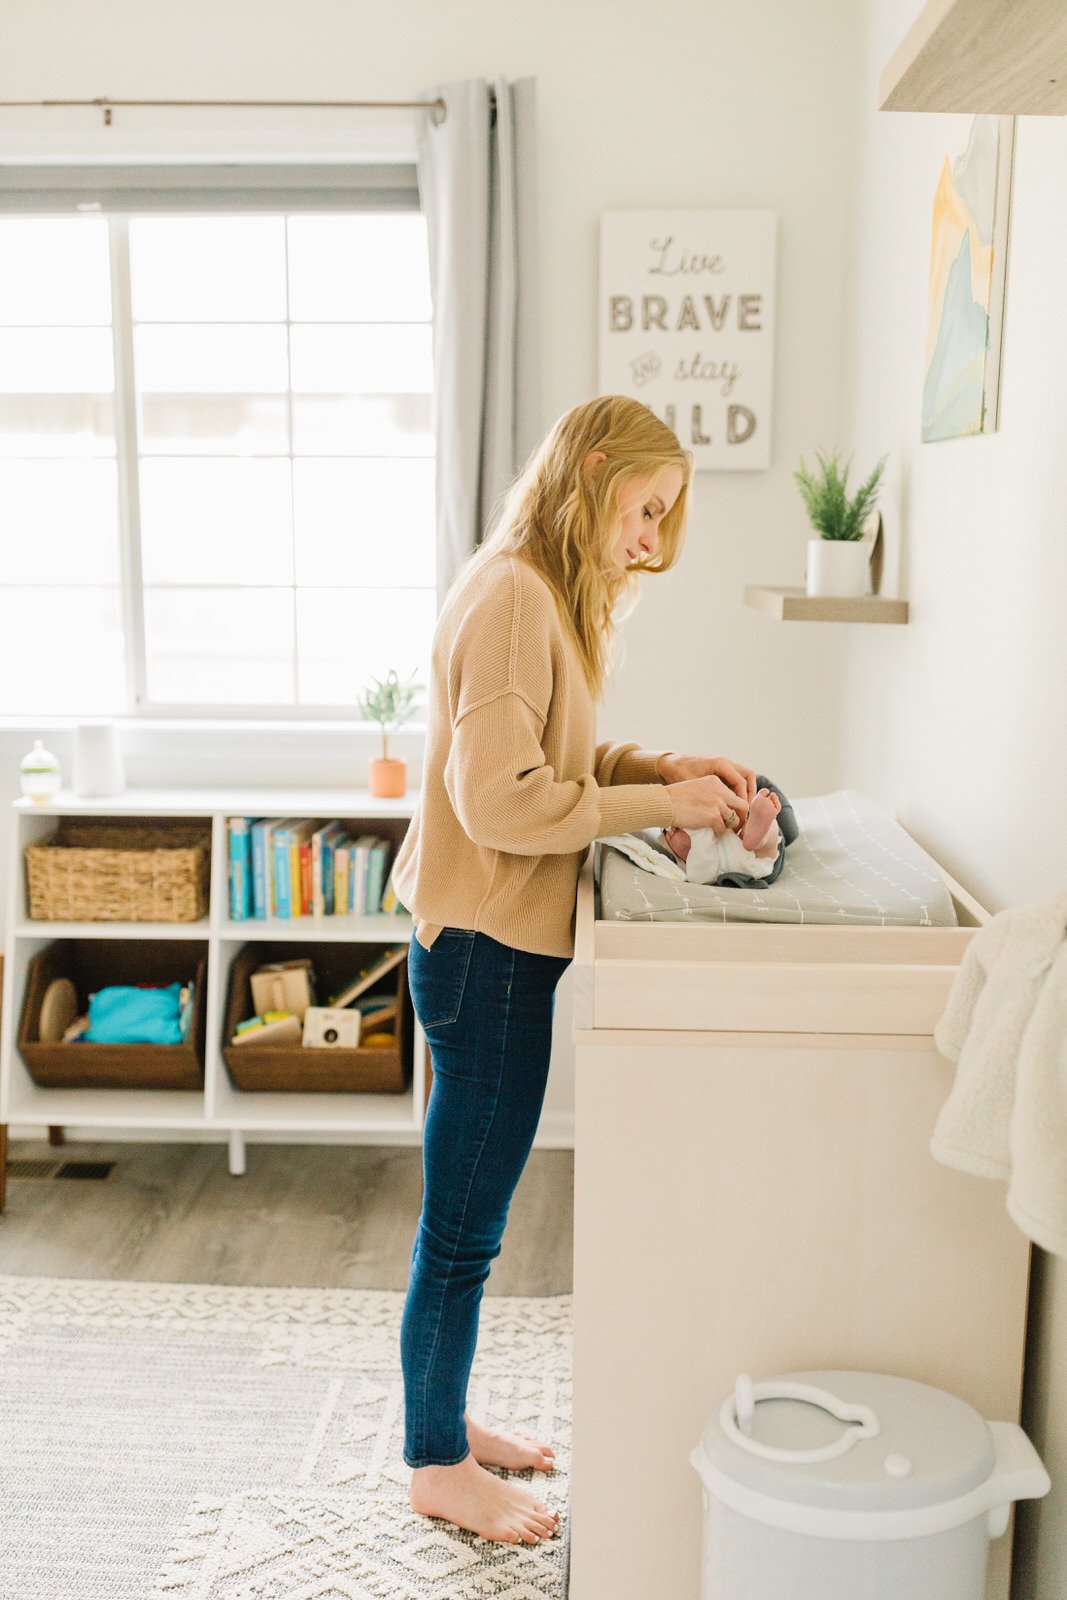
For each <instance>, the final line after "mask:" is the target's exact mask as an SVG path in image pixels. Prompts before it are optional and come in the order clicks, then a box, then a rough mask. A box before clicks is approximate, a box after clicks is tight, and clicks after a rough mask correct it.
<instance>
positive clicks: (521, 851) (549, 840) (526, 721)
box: [444, 690, 674, 856]
mask: <svg viewBox="0 0 1067 1600" xmlns="http://www.w3.org/2000/svg"><path fill="white" fill-rule="evenodd" d="M543 728H544V717H543V716H542V715H541V713H540V712H539V711H538V710H536V708H535V707H534V706H532V705H531V704H530V702H529V701H528V700H527V699H526V697H525V695H523V694H521V693H518V692H516V691H514V690H502V691H501V692H500V693H499V694H494V695H492V696H491V697H490V698H489V699H487V700H480V701H479V702H478V703H477V705H475V706H472V707H471V709H470V710H469V711H467V712H466V713H465V714H464V715H463V716H462V717H460V718H459V720H458V721H457V722H456V724H455V727H454V729H453V732H452V747H451V749H450V751H449V754H448V760H447V761H446V762H445V770H444V784H445V789H446V791H447V793H448V798H449V800H450V801H451V803H452V809H453V811H454V812H455V813H456V816H457V817H458V818H459V821H460V823H461V824H462V826H463V829H464V831H465V832H466V833H467V835H468V837H469V838H471V839H473V840H474V842H475V844H480V845H485V846H487V847H488V848H490V849H493V850H505V851H511V852H512V853H514V854H516V855H531V856H533V855H570V854H572V853H574V852H576V851H578V850H583V849H585V848H586V847H587V846H588V845H589V844H591V843H592V841H593V840H594V839H599V838H601V837H603V836H604V835H605V834H610V833H631V832H634V831H636V830H638V829H640V828H650V827H656V826H657V825H658V826H661V827H662V826H665V825H667V824H669V823H671V822H673V820H674V803H673V801H672V799H671V796H670V793H669V791H668V790H667V789H666V788H665V787H664V786H663V784H662V783H660V782H658V781H657V780H656V778H655V777H652V778H646V779H645V780H644V781H643V782H640V781H639V782H637V783H624V782H622V781H621V780H618V779H617V781H616V782H614V783H612V784H603V783H602V782H601V781H600V779H599V778H598V777H597V776H595V775H594V774H592V773H588V774H586V775H584V776H582V777H580V778H572V779H564V780H560V779H559V778H557V776H556V773H555V771H554V770H553V768H552V767H550V766H549V765H548V762H547V761H546V759H545V752H544V750H543V748H542V746H541V734H542V731H543ZM613 748H614V750H615V752H616V754H615V763H616V764H617V762H618V758H619V755H620V754H621V753H622V747H621V746H615V747H613ZM634 748H636V747H634ZM646 754H647V752H646ZM653 765H654V762H653ZM624 771H625V769H624Z"/></svg>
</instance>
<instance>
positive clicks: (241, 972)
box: [222, 941, 415, 1094]
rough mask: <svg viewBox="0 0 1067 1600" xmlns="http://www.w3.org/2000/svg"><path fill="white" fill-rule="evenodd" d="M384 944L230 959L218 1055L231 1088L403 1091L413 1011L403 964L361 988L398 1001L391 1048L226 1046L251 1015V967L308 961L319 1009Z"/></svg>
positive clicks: (245, 953) (285, 948)
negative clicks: (303, 958) (301, 958)
mask: <svg viewBox="0 0 1067 1600" xmlns="http://www.w3.org/2000/svg"><path fill="white" fill-rule="evenodd" d="M387 948H388V946H387V945H382V946H381V947H380V949H379V948H377V947H375V946H373V945H369V944H360V945H338V944H334V943H333V942H332V941H330V942H329V943H326V942H323V943H316V944H302V945H299V946H298V945H289V944H285V945H281V944H267V943H263V944H260V943H258V942H256V943H254V944H247V945H245V946H244V947H243V949H241V950H240V951H239V952H238V954H237V955H236V956H235V957H234V961H233V966H232V967H231V968H230V980H229V993H228V996H227V1000H226V1016H225V1019H224V1023H223V1030H224V1031H223V1035H222V1056H223V1060H224V1061H225V1062H226V1066H227V1068H228V1069H229V1074H230V1077H231V1079H232V1080H233V1082H234V1085H235V1086H236V1087H237V1088H238V1089H251V1090H256V1089H259V1090H275V1091H278V1092H289V1093H292V1094H307V1093H311V1092H318V1093H322V1094H402V1093H403V1092H404V1090H405V1089H406V1088H407V1085H408V1083H409V1081H410V1079H411V1071H412V1059H413V1057H412V1040H413V1037H414V1034H413V1029H414V1015H415V1014H414V1010H413V1007H412V1004H411V996H410V995H409V993H408V985H407V967H408V964H407V961H406V960H404V961H401V963H400V965H399V966H397V967H394V968H393V969H392V971H390V972H387V973H386V974H385V975H384V977H382V978H380V979H379V980H378V982H377V983H375V984H374V985H372V987H371V989H370V990H369V991H368V993H370V994H374V995H388V996H389V997H390V999H392V998H393V997H394V996H395V997H396V998H397V999H398V1000H399V1002H400V1004H399V1006H398V1007H397V1019H396V1023H395V1038H396V1043H395V1045H394V1046H392V1047H388V1046H386V1045H362V1046H357V1047H356V1048H355V1049H341V1048H338V1049H334V1048H329V1049H326V1048H316V1047H314V1046H311V1045H307V1046H305V1045H302V1044H287V1045H278V1044H275V1045H269V1044H262V1045H256V1044H252V1043H248V1044H231V1043H230V1040H231V1039H232V1038H233V1034H234V1029H235V1028H236V1027H237V1024H238V1023H239V1022H242V1021H243V1020H244V1018H245V1017H250V1016H251V1015H252V1014H253V1006H252V986H251V984H250V983H249V977H250V975H251V973H252V972H253V970H254V969H255V968H256V967H258V966H261V965H262V964H263V963H264V962H267V961H284V960H287V959H288V958H289V957H291V956H310V957H311V959H312V961H313V963H314V967H315V975H316V978H317V980H318V991H319V995H320V1000H319V1004H320V1005H324V1004H325V1003H326V1002H325V999H324V998H322V997H324V996H326V995H328V994H332V993H334V992H335V991H336V990H338V989H340V988H341V986H342V984H343V983H344V982H345V981H346V979H348V978H350V977H351V976H352V975H353V973H355V972H357V971H358V970H359V969H360V968H361V967H363V966H365V965H366V963H367V962H368V961H370V960H372V959H373V957H374V956H376V955H380V954H381V951H382V950H385V949H387Z"/></svg>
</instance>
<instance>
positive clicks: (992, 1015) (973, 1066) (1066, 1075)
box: [930, 892, 1067, 1256]
mask: <svg viewBox="0 0 1067 1600" xmlns="http://www.w3.org/2000/svg"><path fill="white" fill-rule="evenodd" d="M934 1041H935V1043H936V1045H937V1048H938V1049H939V1050H940V1051H941V1054H942V1055H944V1056H946V1057H947V1058H948V1060H950V1061H954V1062H955V1063H956V1078H955V1082H954V1084H953V1087H952V1091H951V1093H950V1094H949V1097H948V1099H947V1100H946V1101H945V1103H944V1105H943V1106H942V1108H941V1111H940V1113H939V1114H938V1118H937V1122H936V1123H935V1126H934V1132H933V1137H932V1138H931V1140H930V1151H931V1154H932V1155H934V1156H936V1157H937V1159H938V1160H939V1161H942V1162H944V1163H945V1164H946V1165H947V1166H952V1167H959V1168H961V1169H962V1170H963V1171H964V1172H973V1173H977V1174H978V1175H979V1176H980V1177H988V1178H1001V1179H1004V1180H1006V1181H1007V1183H1008V1193H1007V1208H1008V1213H1009V1215H1010V1216H1011V1217H1012V1219H1013V1221H1014V1222H1016V1223H1017V1224H1018V1226H1019V1227H1020V1228H1021V1229H1022V1231H1023V1232H1024V1233H1025V1234H1027V1235H1028V1236H1029V1237H1030V1238H1031V1239H1033V1240H1034V1241H1035V1242H1036V1243H1037V1244H1039V1245H1041V1246H1042V1248H1043V1249H1045V1250H1050V1251H1052V1252H1054V1253H1055V1254H1058V1255H1064V1256H1067V893H1064V892H1060V893H1057V894H1055V895H1053V896H1052V897H1051V898H1050V899H1047V900H1042V901H1039V902H1037V903H1035V904H1028V905H1023V906H1012V907H1011V908H1010V909H1009V910H1007V911H1001V912H999V913H998V914H997V915H996V916H995V917H993V918H992V920H991V921H990V922H988V923H987V924H986V925H985V927H983V928H981V929H980V930H979V931H978V933H976V934H975V936H974V938H973V939H972V940H971V942H970V944H969V945H968V946H967V949H966V952H965V953H964V957H963V960H962V961H961V962H960V966H959V970H958V971H957V973H956V977H955V980H954V982H953V985H952V990H951V992H950V994H949V998H948V1004H947V1005H946V1007H945V1011H944V1014H943V1015H942V1017H941V1019H940V1021H939V1022H938V1024H937V1026H936V1028H935V1030H934Z"/></svg>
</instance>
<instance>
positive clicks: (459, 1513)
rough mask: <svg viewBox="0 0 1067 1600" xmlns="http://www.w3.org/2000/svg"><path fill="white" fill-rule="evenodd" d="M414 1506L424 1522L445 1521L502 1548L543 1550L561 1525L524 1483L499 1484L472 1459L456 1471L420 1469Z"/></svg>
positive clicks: (466, 1458)
mask: <svg viewBox="0 0 1067 1600" xmlns="http://www.w3.org/2000/svg"><path fill="white" fill-rule="evenodd" d="M410 1500H411V1509H412V1510H413V1511H417V1512H419V1513H420V1515H422V1516H424V1517H442V1518H443V1519H444V1520H445V1521H446V1522H452V1523H454V1524H455V1525H456V1527H457V1528H467V1529H469V1530H470V1532H471V1533H478V1534H481V1536H482V1538H483V1539H493V1540H496V1541H497V1542H498V1543H500V1544H537V1543H539V1541H540V1540H541V1539H544V1538H547V1537H550V1536H551V1535H552V1534H553V1533H555V1531H556V1524H557V1522H558V1520H559V1516H558V1513H557V1512H555V1511H550V1510H549V1509H548V1507H547V1506H546V1505H545V1503H544V1501H542V1500H538V1498H537V1496H536V1495H535V1494H533V1493H531V1491H530V1490H529V1489H528V1488H527V1487H526V1485H525V1484H524V1483H518V1482H516V1481H515V1480H514V1479H513V1478H498V1477H497V1475H496V1473H495V1472H488V1471H487V1470H486V1468H485V1467H483V1466H480V1465H479V1463H478V1462H477V1461H476V1460H475V1459H474V1456H473V1455H471V1454H467V1455H465V1456H464V1457H463V1460H462V1461H457V1462H456V1463H455V1464H454V1465H453V1466H448V1467H442V1466H432V1467H416V1468H414V1470H413V1471H412V1474H411V1491H410Z"/></svg>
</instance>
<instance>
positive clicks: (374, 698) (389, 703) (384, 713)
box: [358, 667, 423, 799]
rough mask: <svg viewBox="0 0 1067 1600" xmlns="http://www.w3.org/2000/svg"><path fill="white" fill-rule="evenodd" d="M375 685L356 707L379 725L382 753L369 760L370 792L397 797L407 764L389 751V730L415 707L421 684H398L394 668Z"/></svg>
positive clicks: (404, 783)
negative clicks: (380, 728)
mask: <svg viewBox="0 0 1067 1600" xmlns="http://www.w3.org/2000/svg"><path fill="white" fill-rule="evenodd" d="M373 682H374V685H375V687H374V688H373V689H367V690H365V691H364V693H363V694H362V695H361V697H360V699H359V702H358V708H359V714H360V716H361V717H364V718H365V719H366V720H367V721H368V722H380V723H381V727H382V753H381V756H380V757H379V758H377V759H372V760H371V763H370V792H371V794H374V795H377V796H378V797H379V798H380V799H398V798H399V797H400V796H402V795H404V794H405V793H406V792H407V763H406V762H405V761H403V760H401V759H400V758H398V757H391V756H390V754H389V730H390V729H391V728H399V727H400V725H401V723H403V722H406V721H407V719H408V717H410V715H411V713H412V710H413V709H414V706H413V702H414V700H415V696H416V694H417V692H418V690H420V689H421V688H423V685H422V684H421V683H412V682H411V680H410V679H409V680H408V682H407V683H401V682H400V679H399V678H398V677H397V674H396V669H395V668H393V667H390V668H389V673H388V675H387V677H386V678H385V680H384V682H383V680H382V679H381V678H375V679H374V680H373Z"/></svg>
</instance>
